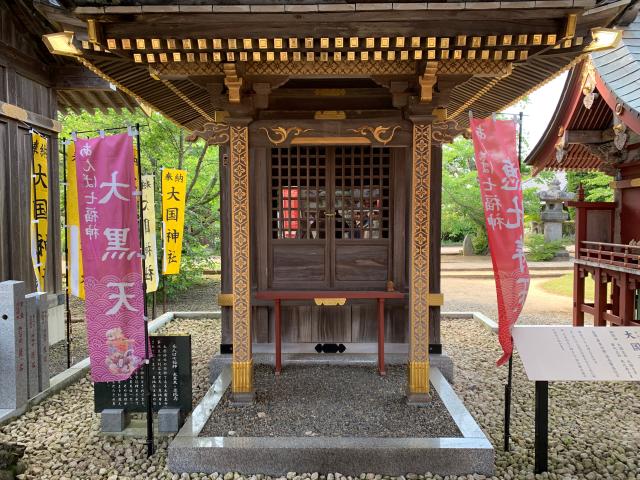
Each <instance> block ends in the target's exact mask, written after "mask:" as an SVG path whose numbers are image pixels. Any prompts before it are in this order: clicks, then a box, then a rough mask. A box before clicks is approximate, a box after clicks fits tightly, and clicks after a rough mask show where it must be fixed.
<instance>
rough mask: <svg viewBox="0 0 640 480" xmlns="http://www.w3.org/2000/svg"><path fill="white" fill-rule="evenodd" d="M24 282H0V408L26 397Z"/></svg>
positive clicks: (14, 406) (18, 404)
mask: <svg viewBox="0 0 640 480" xmlns="http://www.w3.org/2000/svg"><path fill="white" fill-rule="evenodd" d="M24 293H25V292H24V282H16V281H13V280H8V281H6V282H2V283H0V385H2V388H0V409H8V410H14V409H18V408H21V407H23V406H24V405H25V404H26V403H27V400H28V399H29V397H28V395H29V386H28V378H27V319H26V316H25V305H24Z"/></svg>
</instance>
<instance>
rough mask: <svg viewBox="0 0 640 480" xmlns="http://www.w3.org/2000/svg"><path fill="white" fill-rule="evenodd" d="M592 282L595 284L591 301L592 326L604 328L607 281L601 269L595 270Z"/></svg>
mask: <svg viewBox="0 0 640 480" xmlns="http://www.w3.org/2000/svg"><path fill="white" fill-rule="evenodd" d="M593 281H594V282H595V284H596V285H595V293H594V299H593V326H594V327H605V326H606V325H607V322H606V320H605V319H604V312H606V310H607V281H606V274H605V273H604V272H603V271H602V269H601V268H599V267H598V268H596V273H595V275H594V276H593Z"/></svg>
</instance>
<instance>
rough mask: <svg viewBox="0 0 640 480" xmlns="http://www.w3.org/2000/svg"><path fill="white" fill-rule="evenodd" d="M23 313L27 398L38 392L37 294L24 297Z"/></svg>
mask: <svg viewBox="0 0 640 480" xmlns="http://www.w3.org/2000/svg"><path fill="white" fill-rule="evenodd" d="M24 306H25V308H24V310H25V315H26V317H27V321H26V324H27V378H28V379H29V398H33V397H34V396H36V395H37V394H38V393H39V392H40V371H39V370H40V368H39V367H40V361H39V356H40V348H39V345H38V294H37V293H30V294H29V295H27V296H26V297H25V302H24Z"/></svg>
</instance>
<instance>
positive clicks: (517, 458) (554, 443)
mask: <svg viewBox="0 0 640 480" xmlns="http://www.w3.org/2000/svg"><path fill="white" fill-rule="evenodd" d="M442 335H443V343H444V344H445V345H446V348H447V352H448V353H449V354H450V355H451V356H452V358H453V361H454V365H455V374H454V378H455V381H456V383H455V385H454V388H455V390H456V392H457V393H458V395H459V396H460V397H461V398H462V399H463V401H464V404H465V405H466V407H467V408H468V409H469V411H470V412H471V413H472V414H473V416H474V417H475V418H476V420H477V421H478V422H479V424H480V426H481V427H482V429H483V430H484V432H485V433H486V434H487V435H488V436H489V437H490V440H491V441H492V443H493V445H494V446H495V448H496V475H497V476H498V477H499V478H504V479H506V480H510V479H516V478H517V479H533V478H534V475H533V445H534V443H533V441H534V393H535V392H534V383H533V382H530V381H529V380H528V379H527V377H526V374H525V373H524V369H523V367H522V363H521V362H520V359H519V357H518V356H517V355H515V356H514V389H513V404H512V423H511V425H512V426H511V432H512V441H511V445H512V451H511V452H509V453H505V452H503V451H502V447H501V445H502V435H503V430H502V429H503V418H502V415H503V408H504V407H503V405H504V403H503V395H504V393H503V391H504V390H503V389H504V383H505V379H506V371H507V369H506V367H505V368H496V367H495V361H496V360H497V359H498V358H499V357H500V349H499V346H498V340H497V337H496V336H495V335H494V334H492V333H491V332H489V331H488V330H487V329H486V328H484V327H483V326H481V325H479V324H478V323H476V322H474V321H473V320H447V321H443V322H442ZM638 398H640V386H639V384H637V383H613V382H600V383H579V382H574V383H567V382H557V383H551V384H550V387H549V413H550V418H549V466H550V472H552V473H550V474H549V475H548V476H547V475H546V474H544V475H541V476H536V478H554V479H555V478H567V479H569V478H571V479H583V478H586V479H588V480H595V479H600V478H617V479H640V429H639V428H638V425H640V404H639V403H638Z"/></svg>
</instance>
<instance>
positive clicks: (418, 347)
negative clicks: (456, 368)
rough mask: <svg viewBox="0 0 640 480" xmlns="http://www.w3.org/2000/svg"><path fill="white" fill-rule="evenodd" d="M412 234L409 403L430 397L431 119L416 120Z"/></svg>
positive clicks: (410, 254) (419, 118)
mask: <svg viewBox="0 0 640 480" xmlns="http://www.w3.org/2000/svg"><path fill="white" fill-rule="evenodd" d="M411 120H412V122H413V150H412V162H411V208H410V212H411V231H410V235H411V237H410V242H409V244H410V250H409V259H410V270H409V273H410V277H409V278H410V286H409V365H408V370H409V372H408V373H409V388H408V392H407V397H408V401H409V403H423V402H425V401H427V400H428V393H429V250H430V249H429V247H430V244H429V234H430V218H431V217H430V202H431V188H430V187H431V124H430V123H431V119H430V118H428V117H412V118H411Z"/></svg>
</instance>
